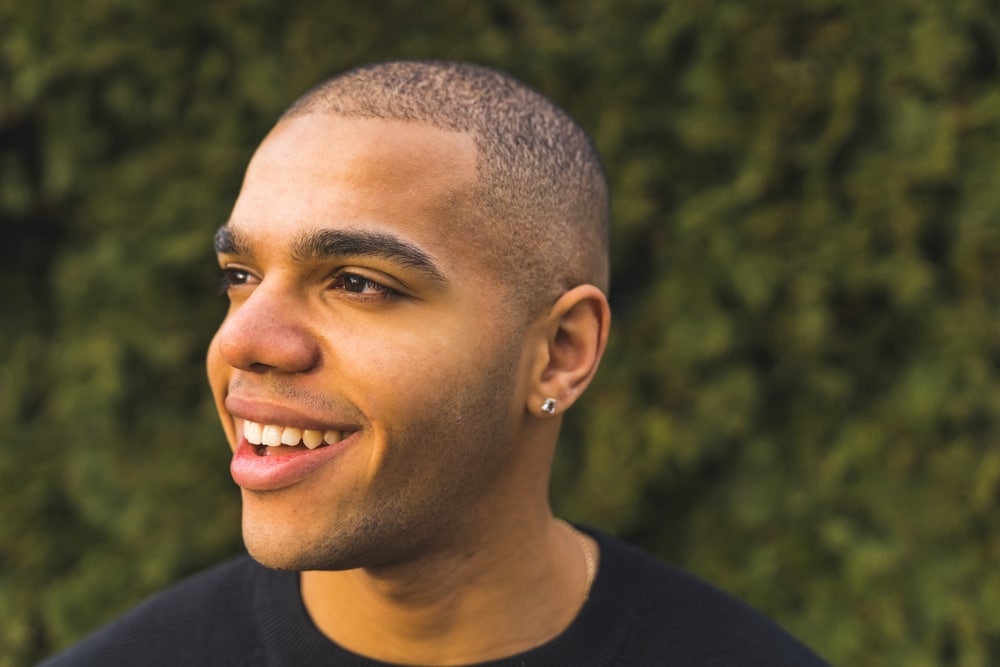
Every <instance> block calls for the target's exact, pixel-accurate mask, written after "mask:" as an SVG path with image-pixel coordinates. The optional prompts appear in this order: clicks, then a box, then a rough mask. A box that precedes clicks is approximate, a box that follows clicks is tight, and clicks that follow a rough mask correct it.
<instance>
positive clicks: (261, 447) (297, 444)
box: [243, 419, 354, 456]
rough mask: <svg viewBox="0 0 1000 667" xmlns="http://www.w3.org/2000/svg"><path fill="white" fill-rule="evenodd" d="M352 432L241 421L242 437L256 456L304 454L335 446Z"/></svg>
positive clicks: (247, 420)
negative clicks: (297, 452)
mask: <svg viewBox="0 0 1000 667" xmlns="http://www.w3.org/2000/svg"><path fill="white" fill-rule="evenodd" d="M353 432H354V431H335V430H328V431H319V430H315V429H304V428H298V427H296V426H281V425H278V424H260V423H258V422H254V421H250V420H249V419H244V420H243V437H244V438H246V440H247V442H249V443H250V444H251V445H253V446H254V447H255V448H256V449H257V455H258V456H275V455H281V454H291V453H293V452H296V451H299V452H305V451H309V450H313V449H319V448H321V447H327V446H329V445H333V444H336V443H338V442H340V441H341V440H343V439H344V438H346V437H348V436H350V435H351V434H352V433H353Z"/></svg>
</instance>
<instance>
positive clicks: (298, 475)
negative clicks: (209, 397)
mask: <svg viewBox="0 0 1000 667" xmlns="http://www.w3.org/2000/svg"><path fill="white" fill-rule="evenodd" d="M356 436H357V433H355V434H352V435H350V436H348V437H346V438H344V439H343V440H341V441H340V442H337V443H334V444H332V445H327V446H326V447H319V448H318V449H313V450H308V451H304V452H293V453H289V454H279V455H271V456H261V455H259V454H257V447H256V446H255V445H251V444H250V443H249V442H247V440H246V438H243V440H242V441H241V442H240V444H239V446H238V447H237V448H236V451H235V452H234V453H233V461H232V463H231V464H230V465H229V472H230V473H231V474H232V476H233V481H235V482H236V483H237V484H238V485H239V486H240V487H242V488H243V489H246V490H247V491H278V490H280V489H285V488H288V487H290V486H294V485H296V484H298V483H300V482H302V481H304V480H306V479H308V478H309V477H310V476H311V475H313V473H315V472H316V471H317V470H319V469H320V468H322V467H323V466H325V465H327V464H328V463H330V462H331V461H332V460H333V459H335V458H336V457H337V456H338V455H340V453H341V452H343V451H344V449H346V448H347V447H348V446H349V445H350V441H352V440H353V439H354V438H355V437H356Z"/></svg>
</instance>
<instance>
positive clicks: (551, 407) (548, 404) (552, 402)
mask: <svg viewBox="0 0 1000 667" xmlns="http://www.w3.org/2000/svg"><path fill="white" fill-rule="evenodd" d="M542 412H544V413H545V414H547V415H554V414H555V413H556V399H554V398H546V399H545V400H544V401H542Z"/></svg>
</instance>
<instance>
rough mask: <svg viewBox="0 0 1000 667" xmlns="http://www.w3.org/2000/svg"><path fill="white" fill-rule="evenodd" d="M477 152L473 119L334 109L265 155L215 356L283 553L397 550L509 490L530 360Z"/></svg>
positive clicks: (237, 445) (302, 564)
mask: <svg viewBox="0 0 1000 667" xmlns="http://www.w3.org/2000/svg"><path fill="white" fill-rule="evenodd" d="M475 163H476V151H475V146H474V143H473V140H472V137H471V136H469V135H466V134H462V133H454V132H446V131H442V130H438V129H435V128H433V127H430V126H427V125H423V124H414V123H402V122H394V121H380V120H364V119H345V118H339V117H335V116H329V115H319V114H310V115H305V116H299V117H295V118H292V119H290V120H287V121H284V122H282V123H281V124H279V126H278V127H277V128H275V130H274V131H273V132H272V133H271V134H270V135H269V136H268V138H267V139H266V140H265V141H264V143H263V144H262V145H261V147H260V149H259V150H258V151H257V153H256V155H255V156H254V158H253V160H252V161H251V163H250V166H249V167H248V169H247V174H246V178H245V181H244V184H243V189H242V191H241V193H240V195H239V198H238V200H237V201H236V204H235V207H234V209H233V212H232V216H231V218H230V221H229V222H228V224H227V225H226V226H225V227H224V228H223V230H222V231H221V232H220V235H219V240H218V242H217V246H218V249H219V250H220V252H219V262H220V265H221V267H222V269H223V272H224V275H225V276H226V281H227V284H228V288H227V291H228V296H229V299H230V307H229V312H228V314H227V316H226V319H225V321H224V322H223V323H222V326H221V327H220V329H219V331H218V333H217V334H216V336H215V339H214V340H213V341H212V344H211V347H210V350H209V355H208V373H209V380H210V383H211V386H212V391H213V394H214V396H215V401H216V406H217V408H218V411H219V415H220V418H221V420H222V424H223V428H224V429H225V431H226V435H227V438H228V440H229V444H230V447H231V448H232V449H233V452H234V458H233V465H232V473H233V478H234V479H235V480H236V482H237V484H239V485H240V487H241V488H242V494H243V530H244V539H245V541H246V543H247V547H248V549H249V550H250V552H251V554H252V555H254V556H255V557H256V558H257V559H258V560H260V561H261V562H263V563H264V564H266V565H270V566H273V567H280V568H291V569H324V568H348V567H359V566H366V565H369V566H370V565H380V564H389V563H391V562H393V561H394V560H395V559H401V558H405V557H407V556H408V555H411V554H412V553H414V552H415V551H416V550H419V549H430V548H434V547H435V544H434V542H435V540H437V541H439V542H440V541H442V540H447V532H448V530H451V529H454V528H457V527H458V526H459V525H460V524H461V521H462V519H463V517H468V516H472V515H474V513H475V512H476V510H477V508H478V509H480V510H482V509H483V508H482V506H483V505H485V504H488V503H490V502H493V503H495V502H496V498H495V497H494V496H493V495H491V494H494V492H495V491H496V489H497V488H498V487H500V486H502V483H501V482H500V481H499V480H502V479H503V478H504V475H505V473H506V472H508V471H509V469H510V468H509V466H510V465H511V463H510V461H511V459H512V458H515V457H512V456H511V448H512V447H513V446H514V443H515V442H516V440H517V437H518V429H519V428H520V425H521V424H522V421H523V419H524V401H525V400H526V392H527V387H524V386H523V385H525V382H524V381H523V378H524V377H525V374H526V372H527V366H528V365H529V362H528V361H526V359H525V358H523V357H524V356H525V355H523V354H522V337H521V336H522V334H523V332H524V329H525V326H526V325H525V323H523V322H518V321H515V318H514V316H511V315H508V313H507V312H506V310H505V308H504V303H505V301H506V299H505V298H504V295H503V292H502V289H503V286H502V285H501V284H499V283H500V281H498V280H497V279H496V277H495V276H494V275H492V274H489V273H488V272H487V271H486V270H485V269H483V268H482V267H483V266H484V264H483V262H482V261H480V259H479V257H477V254H476V253H475V252H474V251H471V250H470V248H471V247H474V246H476V245H478V244H473V243H471V242H470V239H472V238H473V236H472V235H474V234H476V233H477V231H478V230H477V229H475V228H474V227H475V224H474V223H472V222H470V221H468V220H464V219H462V216H461V215H460V214H459V208H458V207H456V205H455V203H454V202H455V201H456V200H459V199H461V198H462V197H463V196H464V195H466V194H467V193H468V192H469V191H470V189H471V188H472V187H473V185H474V182H475V177H476V166H475ZM324 437H325V442H324V444H321V445H319V446H317V447H315V448H311V446H314V445H316V444H317V442H318V441H319V439H322V438H324ZM281 438H283V439H284V440H285V441H286V442H293V443H296V444H294V445H293V446H288V445H285V446H277V447H276V446H268V445H267V444H260V445H256V444H254V443H256V442H261V441H262V440H263V442H264V443H267V442H277V441H278V439H281ZM307 445H309V446H307ZM491 498H492V500H490V499H491Z"/></svg>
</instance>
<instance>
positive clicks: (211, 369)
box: [205, 338, 236, 448]
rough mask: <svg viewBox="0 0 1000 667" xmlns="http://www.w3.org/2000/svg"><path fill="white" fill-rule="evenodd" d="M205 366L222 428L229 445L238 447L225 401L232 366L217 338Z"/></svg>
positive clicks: (209, 351)
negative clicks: (221, 349) (223, 354)
mask: <svg viewBox="0 0 1000 667" xmlns="http://www.w3.org/2000/svg"><path fill="white" fill-rule="evenodd" d="M205 367H206V370H207V371H208V384H209V387H210V388H211V390H212V398H213V400H214V401H215V410H216V412H218V414H219V421H220V422H221V423H222V430H223V431H225V433H226V440H228V441H229V446H230V447H232V448H235V447H236V433H235V430H234V428H233V423H232V419H231V418H230V417H229V413H228V412H226V409H225V405H224V401H225V400H226V394H227V392H228V387H229V376H230V372H231V368H230V366H229V364H227V363H226V362H225V360H224V359H223V358H222V354H221V353H220V352H219V346H218V344H217V342H216V339H215V338H213V339H212V342H211V343H209V345H208V355H207V357H206V360H205Z"/></svg>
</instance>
